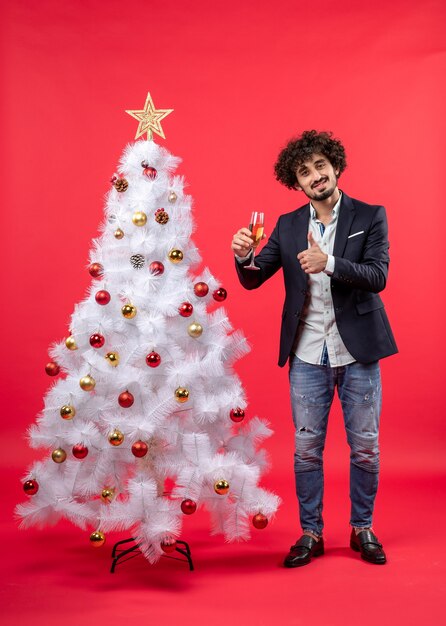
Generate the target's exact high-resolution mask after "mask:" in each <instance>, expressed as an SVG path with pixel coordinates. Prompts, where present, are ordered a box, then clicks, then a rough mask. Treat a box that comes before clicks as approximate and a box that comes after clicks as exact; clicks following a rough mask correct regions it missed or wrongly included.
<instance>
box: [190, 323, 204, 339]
mask: <svg viewBox="0 0 446 626" xmlns="http://www.w3.org/2000/svg"><path fill="white" fill-rule="evenodd" d="M187 332H188V334H189V336H190V337H193V338H194V339H196V338H197V337H200V336H201V334H202V333H203V326H202V325H201V324H199V323H198V322H192V324H189V326H188V328H187Z"/></svg>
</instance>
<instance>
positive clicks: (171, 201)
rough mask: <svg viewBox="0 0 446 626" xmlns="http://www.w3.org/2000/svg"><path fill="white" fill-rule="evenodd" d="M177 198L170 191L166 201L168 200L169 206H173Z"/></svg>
mask: <svg viewBox="0 0 446 626" xmlns="http://www.w3.org/2000/svg"><path fill="white" fill-rule="evenodd" d="M177 197H178V196H177V194H176V193H175V192H174V191H171V192H170V194H169V196H168V198H167V199H168V200H169V202H170V204H174V203H175V202H176V201H177Z"/></svg>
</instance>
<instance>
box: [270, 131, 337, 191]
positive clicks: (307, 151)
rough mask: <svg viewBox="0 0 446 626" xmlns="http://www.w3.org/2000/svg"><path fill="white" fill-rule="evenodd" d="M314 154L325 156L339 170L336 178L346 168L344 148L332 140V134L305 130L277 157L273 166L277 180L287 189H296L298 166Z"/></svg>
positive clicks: (335, 140)
mask: <svg viewBox="0 0 446 626" xmlns="http://www.w3.org/2000/svg"><path fill="white" fill-rule="evenodd" d="M315 153H320V154H323V155H324V156H326V157H327V159H328V160H329V161H330V163H331V164H332V166H333V167H334V168H335V169H336V170H339V174H338V178H339V176H340V175H341V174H342V172H343V171H344V170H345V168H346V167H347V161H346V158H345V149H344V146H343V145H342V143H341V142H340V141H339V139H333V133H331V132H325V131H322V132H317V131H316V130H306V131H304V132H303V133H302V134H301V136H300V137H297V138H296V139H291V141H289V142H288V144H287V145H286V146H285V148H284V149H283V150H282V151H281V153H280V154H279V156H278V157H277V161H276V164H275V165H274V171H275V174H276V178H277V180H278V181H279V182H280V183H282V185H285V187H288V189H296V185H297V178H296V170H297V168H298V166H299V165H301V163H304V162H305V161H308V159H310V158H311V156H312V155H313V154H315Z"/></svg>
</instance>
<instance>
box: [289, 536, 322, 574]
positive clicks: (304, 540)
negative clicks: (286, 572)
mask: <svg viewBox="0 0 446 626" xmlns="http://www.w3.org/2000/svg"><path fill="white" fill-rule="evenodd" d="M321 554H324V540H323V538H322V537H320V539H318V540H317V541H316V539H313V537H310V535H302V537H301V538H300V539H298V540H297V541H296V543H295V544H294V546H291V548H290V551H289V553H288V554H287V555H286V557H285V560H284V562H283V564H284V565H285V567H300V566H301V565H308V563H309V562H310V561H311V559H312V558H313V556H320V555H321Z"/></svg>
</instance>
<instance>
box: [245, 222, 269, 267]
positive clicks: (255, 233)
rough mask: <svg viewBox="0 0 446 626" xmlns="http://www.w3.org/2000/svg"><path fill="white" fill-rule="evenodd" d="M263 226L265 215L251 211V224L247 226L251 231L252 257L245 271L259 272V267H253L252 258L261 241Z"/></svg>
mask: <svg viewBox="0 0 446 626" xmlns="http://www.w3.org/2000/svg"><path fill="white" fill-rule="evenodd" d="M264 224H265V215H264V213H261V212H259V211H253V212H252V214H251V222H250V224H249V230H250V231H251V237H252V244H251V247H252V257H251V263H250V264H249V265H245V269H246V270H259V269H260V267H257V266H256V265H254V257H255V253H256V248H257V246H258V245H259V243H260V242H261V241H262V239H263V228H264Z"/></svg>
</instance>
